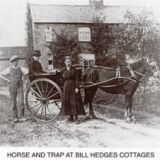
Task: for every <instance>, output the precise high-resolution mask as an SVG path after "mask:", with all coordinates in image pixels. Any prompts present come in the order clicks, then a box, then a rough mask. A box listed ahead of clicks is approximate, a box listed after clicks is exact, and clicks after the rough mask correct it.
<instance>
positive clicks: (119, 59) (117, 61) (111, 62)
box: [103, 53, 126, 68]
mask: <svg viewBox="0 0 160 160" xmlns="http://www.w3.org/2000/svg"><path fill="white" fill-rule="evenodd" d="M124 65H126V62H125V58H124V56H123V55H121V54H118V53H117V54H111V55H107V56H106V57H104V59H103V66H107V67H113V68H114V67H117V66H120V67H121V66H124Z"/></svg>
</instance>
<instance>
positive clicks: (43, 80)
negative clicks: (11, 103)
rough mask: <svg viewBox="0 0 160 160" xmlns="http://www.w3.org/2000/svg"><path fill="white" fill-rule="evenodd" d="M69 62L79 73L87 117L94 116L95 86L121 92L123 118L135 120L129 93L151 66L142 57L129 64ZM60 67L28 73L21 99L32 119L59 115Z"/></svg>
mask: <svg viewBox="0 0 160 160" xmlns="http://www.w3.org/2000/svg"><path fill="white" fill-rule="evenodd" d="M73 66H74V67H75V68H76V69H77V72H78V75H79V80H80V82H81V83H80V88H82V89H84V102H83V103H84V105H87V104H89V114H90V115H89V116H90V117H92V118H94V117H95V114H94V111H93V107H92V102H93V98H94V95H95V93H96V91H97V89H98V88H100V89H101V90H103V91H105V92H106V93H110V94H123V95H125V106H124V107H125V113H124V118H125V120H126V121H127V122H132V121H134V120H135V118H133V115H132V100H133V95H134V93H135V91H136V89H137V88H138V85H139V83H140V81H141V79H142V78H143V76H144V74H145V73H146V72H147V73H152V69H153V66H151V65H149V63H148V62H147V60H146V59H141V60H139V61H137V62H134V63H132V64H130V67H128V66H127V65H124V66H116V67H107V66H106V65H105V66H95V65H94V66H93V65H91V66H90V67H86V66H84V65H83V66H82V65H81V64H78V65H73ZM84 68H85V69H84ZM61 71H62V70H56V71H55V72H50V73H41V74H36V75H35V74H34V75H29V81H30V84H29V86H28V87H27V90H26V95H25V101H26V106H27V110H28V111H29V113H30V115H31V116H32V117H33V118H34V119H35V120H37V121H43V122H50V121H51V122H54V121H56V120H57V119H58V118H59V116H60V115H61V110H62V92H63V89H62V88H63V83H64V80H63V78H62V74H61ZM133 74H134V76H133Z"/></svg>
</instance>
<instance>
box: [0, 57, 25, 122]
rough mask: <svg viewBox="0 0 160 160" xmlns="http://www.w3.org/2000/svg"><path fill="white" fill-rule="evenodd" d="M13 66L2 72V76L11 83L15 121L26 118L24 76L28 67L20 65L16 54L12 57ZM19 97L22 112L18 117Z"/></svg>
mask: <svg viewBox="0 0 160 160" xmlns="http://www.w3.org/2000/svg"><path fill="white" fill-rule="evenodd" d="M10 62H11V64H12V66H10V67H8V68H6V69H5V70H4V71H2V72H1V73H0V77H1V78H2V79H4V80H5V81H7V82H8V83H9V93H10V99H11V103H12V111H13V117H14V122H15V123H17V122H19V120H20V121H25V118H24V109H25V107H24V93H23V80H22V78H23V76H25V75H27V74H28V69H26V68H23V67H19V66H18V62H19V57H18V56H16V55H14V56H12V57H11V58H10ZM17 98H18V100H19V103H20V114H19V117H18V108H17Z"/></svg>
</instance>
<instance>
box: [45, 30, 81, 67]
mask: <svg viewBox="0 0 160 160" xmlns="http://www.w3.org/2000/svg"><path fill="white" fill-rule="evenodd" d="M55 34H56V39H55V41H54V42H51V43H50V44H49V46H48V47H49V48H50V50H51V52H52V54H53V60H54V64H55V66H56V67H62V66H63V65H64V57H65V56H66V55H70V56H71V57H72V60H73V63H77V61H78V54H79V53H80V46H79V43H78V41H77V40H76V39H75V38H74V37H71V36H69V35H68V33H67V32H66V31H65V30H62V31H60V33H55Z"/></svg>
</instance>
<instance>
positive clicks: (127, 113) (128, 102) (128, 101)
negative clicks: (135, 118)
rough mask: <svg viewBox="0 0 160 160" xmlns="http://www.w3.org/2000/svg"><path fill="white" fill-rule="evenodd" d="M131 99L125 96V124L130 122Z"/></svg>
mask: <svg viewBox="0 0 160 160" xmlns="http://www.w3.org/2000/svg"><path fill="white" fill-rule="evenodd" d="M131 117H132V97H131V96H129V95H126V96H125V112H124V120H125V122H127V123H131V122H132V118H131Z"/></svg>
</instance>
